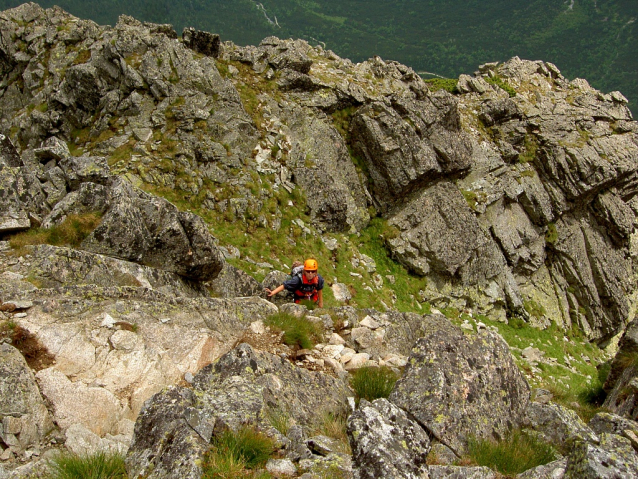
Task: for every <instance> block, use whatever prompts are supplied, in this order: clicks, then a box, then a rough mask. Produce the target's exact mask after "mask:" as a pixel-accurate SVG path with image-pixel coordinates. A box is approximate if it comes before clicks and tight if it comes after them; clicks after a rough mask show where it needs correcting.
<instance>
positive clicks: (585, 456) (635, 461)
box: [564, 433, 638, 479]
mask: <svg viewBox="0 0 638 479" xmlns="http://www.w3.org/2000/svg"><path fill="white" fill-rule="evenodd" d="M564 477H565V479H576V478H578V479H598V478H616V477H618V478H620V477H638V456H637V455H636V452H635V451H634V449H633V448H632V447H631V442H630V441H629V440H628V439H625V438H624V437H620V436H617V435H615V434H605V433H603V434H601V435H600V443H599V444H593V443H590V442H587V441H578V442H577V443H576V444H575V445H574V448H573V449H572V451H571V452H570V454H569V456H568V457H567V467H566V468H565V476H564Z"/></svg>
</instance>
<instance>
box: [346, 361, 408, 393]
mask: <svg viewBox="0 0 638 479" xmlns="http://www.w3.org/2000/svg"><path fill="white" fill-rule="evenodd" d="M398 379H399V375H398V374H397V373H396V372H394V371H393V370H392V369H390V368H387V367H380V368H377V367H363V368H360V369H357V370H356V371H355V372H354V373H352V376H351V378H350V385H351V386H352V389H354V392H355V394H356V395H357V398H358V399H365V400H367V401H374V400H375V399H379V398H387V397H388V396H389V395H390V393H391V392H392V388H393V387H394V384H395V383H396V382H397V380H398Z"/></svg>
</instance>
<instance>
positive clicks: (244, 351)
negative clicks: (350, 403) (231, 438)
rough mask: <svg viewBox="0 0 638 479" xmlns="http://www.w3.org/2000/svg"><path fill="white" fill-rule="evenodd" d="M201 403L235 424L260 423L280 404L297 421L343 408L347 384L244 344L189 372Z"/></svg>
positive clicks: (303, 420) (302, 421) (234, 425)
mask: <svg viewBox="0 0 638 479" xmlns="http://www.w3.org/2000/svg"><path fill="white" fill-rule="evenodd" d="M193 384H194V387H195V390H196V391H201V394H202V396H201V398H200V403H201V404H202V407H206V408H209V409H210V410H212V411H215V415H216V417H217V418H218V420H220V421H223V422H224V423H225V424H227V425H228V426H229V427H231V428H233V429H235V428H237V427H238V426H239V425H240V424H244V423H247V422H248V423H254V424H256V425H266V423H264V422H263V421H264V420H265V417H266V412H267V411H268V410H269V409H273V410H278V409H280V410H285V411H287V412H288V413H289V414H290V416H291V417H292V418H293V419H294V420H295V421H296V422H297V423H298V424H301V425H304V424H306V425H307V424H310V423H311V422H312V420H313V418H314V417H315V416H316V414H317V412H318V411H332V412H337V411H341V410H344V409H345V408H347V400H346V398H347V396H348V395H349V392H348V388H347V386H346V384H345V382H343V381H342V380H337V379H335V378H333V377H331V376H328V375H325V374H322V373H317V372H311V371H308V370H305V369H302V368H298V367H295V366H293V365H292V364H290V363H289V362H288V361H286V360H284V359H282V358H280V357H278V356H274V355H271V354H268V353H263V352H259V351H255V350H253V349H252V348H251V347H250V346H249V345H247V344H240V345H239V346H238V347H236V348H235V349H233V350H232V351H230V352H229V353H228V354H226V355H225V356H223V357H221V358H220V359H219V360H218V361H216V362H215V363H213V364H211V365H209V366H207V367H206V368H204V369H202V370H201V371H200V372H199V373H198V374H197V375H196V376H195V378H194V382H193Z"/></svg>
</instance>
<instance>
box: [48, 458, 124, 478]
mask: <svg viewBox="0 0 638 479" xmlns="http://www.w3.org/2000/svg"><path fill="white" fill-rule="evenodd" d="M49 467H50V469H51V476H50V479H125V478H126V477H127V476H126V468H125V467H124V456H123V455H122V454H108V453H105V452H98V453H95V454H90V455H86V456H79V455H76V454H60V455H59V456H56V457H55V458H53V459H52V460H51V461H50V462H49Z"/></svg>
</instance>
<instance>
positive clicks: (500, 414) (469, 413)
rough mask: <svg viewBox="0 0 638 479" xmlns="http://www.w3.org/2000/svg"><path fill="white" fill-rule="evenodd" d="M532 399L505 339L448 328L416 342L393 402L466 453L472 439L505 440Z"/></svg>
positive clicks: (437, 436)
mask: <svg viewBox="0 0 638 479" xmlns="http://www.w3.org/2000/svg"><path fill="white" fill-rule="evenodd" d="M529 397H530V389H529V385H528V384H527V381H525V379H524V377H523V376H522V374H521V373H520V371H519V369H518V367H517V366H516V363H515V362H514V359H513V358H512V355H511V353H510V351H509V348H508V346H507V344H506V343H505V341H504V340H503V339H502V338H501V337H500V336H498V335H496V334H494V333H492V332H489V331H483V332H480V333H478V334H476V335H467V334H465V333H464V332H463V331H462V330H461V329H460V328H454V329H453V331H452V332H450V330H449V328H445V329H441V330H439V331H435V332H433V333H432V334H430V335H429V336H427V337H423V338H421V339H419V340H418V341H417V342H416V344H415V346H414V348H413V349H412V353H411V354H410V357H409V359H408V364H407V366H406V369H405V372H404V374H403V377H402V378H401V379H399V381H397V383H396V385H395V387H394V389H393V391H392V393H391V394H390V398H389V399H390V401H392V402H393V403H394V404H396V405H398V406H399V407H401V408H403V409H405V410H406V411H408V412H409V413H410V414H412V416H414V418H415V419H416V420H417V421H418V422H419V423H420V424H421V425H422V426H423V427H425V428H426V429H427V430H428V431H429V432H430V433H431V434H432V435H433V436H434V437H435V438H436V439H438V440H439V441H440V442H442V443H444V444H445V445H447V446H449V447H450V448H451V449H452V450H454V452H455V453H457V454H462V453H463V452H465V450H466V445H467V444H466V442H465V441H466V440H467V438H468V437H471V436H475V437H478V438H485V439H499V438H502V437H505V436H506V435H507V433H508V431H510V430H511V429H512V428H514V427H517V426H518V425H519V424H520V422H521V420H522V418H523V415H524V413H525V409H526V407H527V404H528V401H529Z"/></svg>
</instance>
